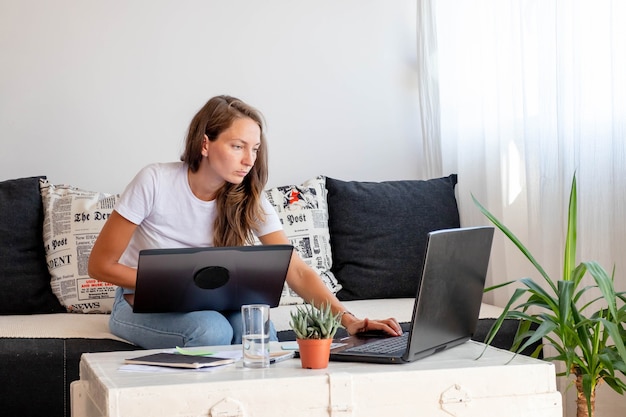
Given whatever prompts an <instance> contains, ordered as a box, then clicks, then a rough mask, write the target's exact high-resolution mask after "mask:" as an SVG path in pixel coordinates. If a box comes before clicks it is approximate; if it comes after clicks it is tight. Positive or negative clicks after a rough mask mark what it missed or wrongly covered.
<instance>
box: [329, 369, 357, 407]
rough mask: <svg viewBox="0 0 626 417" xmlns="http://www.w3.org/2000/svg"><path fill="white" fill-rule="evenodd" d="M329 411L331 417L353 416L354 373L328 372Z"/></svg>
mask: <svg viewBox="0 0 626 417" xmlns="http://www.w3.org/2000/svg"><path fill="white" fill-rule="evenodd" d="M328 389H329V394H330V395H329V397H330V404H329V411H330V416H331V417H346V416H352V411H353V408H354V404H353V396H352V375H350V374H349V373H347V372H338V373H332V374H328Z"/></svg>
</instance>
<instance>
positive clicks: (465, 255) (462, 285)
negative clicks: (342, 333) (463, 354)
mask: <svg viewBox="0 0 626 417" xmlns="http://www.w3.org/2000/svg"><path fill="white" fill-rule="evenodd" d="M493 233H494V228H493V227H489V226H485V227H468V228H456V229H444V230H438V231H434V232H430V233H429V234H428V243H427V246H426V254H425V256H424V266H423V269H422V271H421V272H422V274H421V276H419V275H418V272H417V271H416V277H415V279H416V280H418V281H419V283H418V288H417V294H416V298H415V303H414V307H413V317H412V319H411V323H410V328H409V329H407V330H408V331H409V337H406V334H405V337H403V338H402V339H403V340H404V341H405V342H404V345H403V346H401V347H399V348H398V349H397V350H396V351H395V352H393V353H389V354H386V353H379V352H376V351H375V350H374V349H372V350H369V349H367V346H366V345H369V344H372V343H374V342H377V341H378V340H380V339H381V337H382V338H385V337H384V336H381V337H377V338H373V337H363V336H358V335H357V336H350V337H349V338H347V339H342V340H340V341H339V342H340V343H339V345H340V346H338V347H336V348H334V349H332V350H331V355H330V358H331V360H338V361H352V362H373V363H406V362H412V361H414V360H417V359H421V358H424V357H427V356H430V355H432V354H434V353H437V352H439V351H442V350H444V349H447V348H450V347H453V346H456V345H459V344H461V343H463V342H465V341H467V340H469V339H470V338H471V337H472V336H473V335H474V332H475V330H476V325H477V323H478V316H479V313H480V306H481V303H482V298H483V289H484V285H485V278H486V274H487V268H488V265H489V257H490V254H491V243H492V240H493ZM389 339H394V338H390V337H388V338H386V339H385V340H389ZM364 345H365V346H364ZM355 349H358V350H366V351H355ZM368 350H369V351H368Z"/></svg>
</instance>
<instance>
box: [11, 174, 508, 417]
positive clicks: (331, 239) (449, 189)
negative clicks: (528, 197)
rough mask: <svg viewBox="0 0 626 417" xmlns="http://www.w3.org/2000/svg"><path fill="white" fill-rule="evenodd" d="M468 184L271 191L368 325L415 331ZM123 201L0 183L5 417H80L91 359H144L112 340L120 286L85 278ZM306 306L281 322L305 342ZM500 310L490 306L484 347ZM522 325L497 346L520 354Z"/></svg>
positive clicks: (320, 268) (289, 302)
mask: <svg viewBox="0 0 626 417" xmlns="http://www.w3.org/2000/svg"><path fill="white" fill-rule="evenodd" d="M456 184H457V176H456V175H454V174H452V175H449V176H446V177H442V178H434V179H429V180H424V181H419V180H407V181H386V182H364V181H343V180H339V179H334V178H330V177H324V176H319V177H316V178H313V179H311V180H309V181H306V182H304V183H302V184H298V185H285V186H279V187H274V188H271V189H267V190H266V195H267V197H268V199H269V200H270V202H271V203H272V205H273V206H274V208H275V210H276V211H277V213H278V215H279V217H280V218H281V221H282V222H283V226H284V229H285V232H286V233H287V235H288V237H289V238H290V240H291V242H292V243H293V245H294V247H295V248H296V250H297V251H298V252H299V254H300V255H301V256H302V258H303V259H304V260H305V261H306V262H307V263H308V264H309V265H310V266H311V267H312V268H314V269H315V270H316V271H317V272H318V273H319V275H320V276H321V277H322V280H323V281H324V283H325V284H326V285H327V286H328V288H329V289H330V290H331V291H333V292H334V293H336V295H337V297H338V298H339V299H340V300H342V301H343V302H344V304H345V306H346V308H347V309H348V310H350V311H351V312H352V313H354V314H356V315H357V316H360V317H370V318H373V317H376V318H385V317H392V316H393V317H396V318H397V319H398V320H399V321H400V322H403V323H407V322H409V321H410V317H411V314H412V306H413V297H414V295H415V293H416V287H417V282H416V277H418V276H419V273H420V271H421V267H422V265H421V263H422V258H423V255H424V250H425V244H426V234H427V233H428V232H429V231H431V230H438V229H445V228H453V227H459V226H460V221H459V212H458V207H457V203H456V198H455V187H456ZM118 197H119V196H118V195H117V194H108V193H105V192H100V191H87V190H82V189H79V188H76V187H74V186H69V185H63V184H61V185H59V184H53V183H51V182H49V180H48V179H47V178H46V177H45V176H34V177H28V178H18V179H12V180H5V181H2V182H0V247H2V252H1V253H0V277H1V278H0V378H1V380H2V381H3V384H2V385H3V387H2V391H1V392H0V409H1V410H3V414H4V415H15V416H17V415H19V416H43V415H46V416H51V417H61V416H69V415H70V406H69V404H70V401H69V385H70V383H71V382H72V381H74V380H77V379H78V378H79V371H78V369H79V361H80V357H81V355H82V354H83V353H86V352H100V351H112V350H138V349H140V347H138V346H135V345H133V344H131V343H129V342H128V341H125V340H122V339H120V338H118V337H116V336H114V335H113V334H111V333H110V332H109V328H108V318H109V316H108V313H109V312H110V308H111V305H112V300H113V292H114V291H115V287H114V286H112V285H110V284H107V283H102V282H98V281H96V280H93V279H91V278H90V277H89V276H88V275H87V272H86V262H87V261H88V257H89V253H90V250H91V246H92V245H93V242H94V241H95V238H96V237H97V235H98V232H99V230H100V229H101V227H102V224H104V222H105V221H106V218H107V217H108V215H109V214H110V212H111V211H112V210H113V207H114V205H115V202H116V201H117V198H118ZM302 302H304V300H302V299H300V298H299V297H298V296H297V295H296V294H295V293H293V292H292V291H291V290H290V289H289V288H288V286H287V285H285V288H284V290H283V294H282V297H281V302H280V305H279V306H278V307H275V308H273V309H272V310H271V313H270V314H271V319H272V321H273V323H274V326H275V327H276V329H277V331H278V336H279V340H281V341H284V340H294V336H293V332H291V331H290V330H289V312H290V311H291V310H292V309H293V308H295V305H297V304H300V303H302ZM500 312H501V309H499V308H497V307H495V306H490V305H488V304H483V306H482V308H481V313H480V320H479V324H478V328H477V331H476V333H475V335H474V337H473V338H474V339H475V340H479V341H482V340H483V339H484V336H485V334H486V332H487V331H488V329H489V327H490V326H491V324H492V323H493V320H494V318H496V317H497V316H498V315H499V314H500ZM515 328H516V323H507V324H506V325H505V327H504V328H503V330H502V331H501V332H500V333H499V335H498V337H497V338H496V340H495V341H494V342H493V344H494V345H495V346H498V347H502V348H509V347H510V346H511V341H512V334H513V333H514V331H515Z"/></svg>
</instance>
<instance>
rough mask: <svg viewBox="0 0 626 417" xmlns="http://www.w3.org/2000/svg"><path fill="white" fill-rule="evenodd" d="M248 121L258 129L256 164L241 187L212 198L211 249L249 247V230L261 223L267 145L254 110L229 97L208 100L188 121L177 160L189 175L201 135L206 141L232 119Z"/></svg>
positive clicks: (196, 162) (228, 187) (196, 160)
mask: <svg viewBox="0 0 626 417" xmlns="http://www.w3.org/2000/svg"><path fill="white" fill-rule="evenodd" d="M240 118H250V119H252V120H253V121H254V122H255V123H256V124H258V125H259V128H260V129H261V143H260V146H259V149H258V151H257V154H256V161H255V163H254V165H253V167H252V169H251V170H250V172H249V173H248V175H246V177H245V178H244V180H243V181H242V182H241V184H231V183H228V182H227V183H225V184H224V186H223V187H222V188H221V189H220V190H218V192H217V195H216V197H215V203H216V208H217V213H216V217H215V223H214V230H213V245H214V246H242V245H245V244H249V243H252V241H253V234H252V233H253V230H255V229H256V228H257V225H258V224H259V222H262V221H264V220H265V213H264V212H263V209H262V207H261V195H262V192H263V189H264V187H265V184H266V183H267V145H266V142H265V133H264V128H263V125H264V123H263V116H262V115H261V113H260V112H259V111H258V110H256V109H255V108H253V107H251V106H249V105H248V104H246V103H244V102H243V101H241V100H239V99H237V98H235V97H230V96H217V97H213V98H212V99H210V100H209V101H208V102H207V103H206V104H205V105H204V106H203V107H202V108H201V109H200V111H198V113H197V114H196V115H195V116H194V118H193V119H192V120H191V124H190V125H189V132H188V134H187V139H186V142H185V150H184V152H183V154H182V155H181V157H180V160H181V161H183V162H185V163H186V164H187V165H188V166H189V169H190V170H191V172H197V171H198V169H199V167H200V162H201V161H202V153H201V152H202V142H203V141H204V135H207V137H208V138H209V140H210V141H215V140H217V137H218V136H219V135H220V133H222V132H223V131H224V130H226V129H228V128H229V127H230V126H231V125H232V124H233V122H234V121H235V120H236V119H240Z"/></svg>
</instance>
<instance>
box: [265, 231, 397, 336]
mask: <svg viewBox="0 0 626 417" xmlns="http://www.w3.org/2000/svg"><path fill="white" fill-rule="evenodd" d="M259 240H260V241H261V242H262V243H263V244H265V245H278V244H289V240H288V239H287V236H285V233H284V232H283V231H282V230H280V231H277V232H273V233H269V234H267V235H265V236H260V237H259ZM287 284H289V287H290V288H291V289H292V290H294V291H295V292H296V293H297V294H298V295H299V296H300V297H302V298H303V299H304V300H305V301H307V302H310V301H313V304H315V305H316V306H320V305H321V304H323V303H330V306H331V309H332V311H333V313H335V314H338V313H341V312H347V310H346V308H345V307H344V306H343V305H342V304H341V301H339V300H338V299H337V297H335V296H334V294H333V293H332V292H330V290H328V288H326V285H324V283H323V282H322V280H321V278H320V277H319V275H317V273H316V272H315V271H314V270H313V269H312V268H310V267H309V266H308V265H307V264H306V263H305V262H304V261H303V260H302V258H300V256H299V255H298V253H297V252H296V251H295V250H294V252H293V254H292V256H291V263H290V264H289V270H288V271H287ZM341 324H342V325H343V326H344V327H345V328H346V329H347V330H348V333H350V334H354V333H359V332H364V331H366V330H383V331H385V332H387V333H389V334H392V335H400V334H402V329H401V328H400V325H399V324H398V322H397V321H396V320H395V319H394V318H389V319H385V320H369V319H367V318H366V319H364V320H361V319H358V318H357V317H355V316H353V315H352V314H351V313H350V314H343V316H342V317H341Z"/></svg>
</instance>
